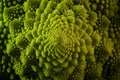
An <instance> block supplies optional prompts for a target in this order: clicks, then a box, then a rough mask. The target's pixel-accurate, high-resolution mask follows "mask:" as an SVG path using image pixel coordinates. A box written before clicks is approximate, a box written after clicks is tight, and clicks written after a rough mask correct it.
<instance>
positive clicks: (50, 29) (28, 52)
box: [7, 0, 95, 80]
mask: <svg viewBox="0 0 120 80" xmlns="http://www.w3.org/2000/svg"><path fill="white" fill-rule="evenodd" d="M32 2H33V4H34V5H33V6H32V5H30V4H32ZM32 2H31V0H28V1H26V2H25V3H24V4H25V5H24V11H25V18H24V19H22V20H24V21H22V20H21V19H14V20H13V21H11V22H10V24H9V25H10V27H9V30H10V34H11V35H10V36H11V38H14V39H12V42H11V40H10V42H9V44H8V45H7V53H9V54H8V55H11V56H13V57H14V58H15V59H16V63H15V65H14V69H15V72H16V73H17V74H18V75H19V76H20V78H21V79H23V78H26V79H27V78H28V79H29V78H30V75H31V73H29V71H32V72H34V73H35V72H38V74H37V75H36V76H39V78H40V79H42V80H43V79H47V78H49V79H50V78H51V79H55V80H61V79H64V80H66V79H68V78H69V76H70V75H71V74H72V73H73V71H74V69H75V68H76V67H77V66H78V64H79V66H85V65H86V61H85V57H86V55H87V54H88V56H94V54H93V51H91V50H90V49H91V48H93V47H92V39H91V37H90V35H91V34H92V31H93V29H92V27H91V24H89V23H88V22H89V21H88V20H87V18H88V16H89V14H88V13H87V10H86V9H85V7H84V6H83V5H73V4H74V3H73V1H72V0H69V1H68V0H63V1H54V0H51V1H48V0H42V1H41V2H40V5H39V4H38V2H39V0H36V1H35V0H33V1H32ZM38 6H39V7H38ZM36 7H38V8H36ZM34 11H36V13H35V12H34ZM94 22H95V21H94ZM23 24H24V27H23V26H22V25H23ZM14 33H15V35H14ZM12 44H14V45H12ZM13 51H16V52H18V53H17V54H16V56H17V57H15V55H14V54H13V53H12V52H13ZM18 58H19V60H17V59H18ZM90 60H91V61H93V60H92V59H90ZM20 62H21V63H22V64H20ZM80 63H81V65H80ZM17 65H19V66H20V67H19V69H18V68H16V67H17ZM21 67H22V68H23V69H24V70H23V71H20V69H21ZM26 68H27V69H26ZM78 69H79V68H78ZM80 69H82V71H84V69H85V67H84V68H80ZM23 74H24V75H26V76H23ZM34 76H35V75H34ZM82 76H84V75H82ZM76 78H77V77H76Z"/></svg>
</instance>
